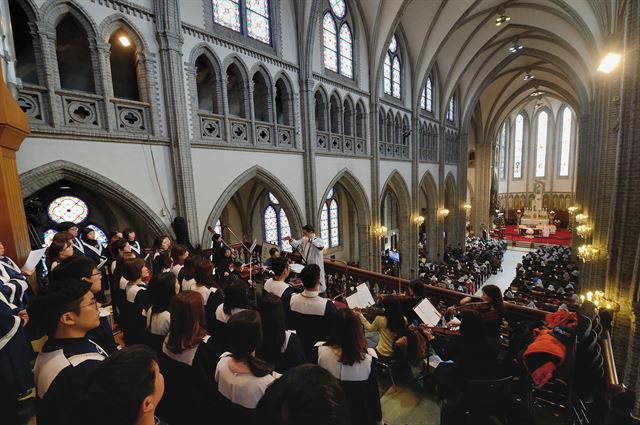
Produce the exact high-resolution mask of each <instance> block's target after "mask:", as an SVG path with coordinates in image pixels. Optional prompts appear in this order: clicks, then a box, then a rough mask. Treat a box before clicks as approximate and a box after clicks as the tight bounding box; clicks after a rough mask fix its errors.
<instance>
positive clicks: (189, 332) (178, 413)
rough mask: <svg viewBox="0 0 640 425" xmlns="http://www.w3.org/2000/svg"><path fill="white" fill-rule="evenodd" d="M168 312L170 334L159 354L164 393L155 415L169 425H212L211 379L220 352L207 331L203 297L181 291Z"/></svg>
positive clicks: (212, 382)
mask: <svg viewBox="0 0 640 425" xmlns="http://www.w3.org/2000/svg"><path fill="white" fill-rule="evenodd" d="M169 313H170V315H171V324H170V325H169V334H168V335H167V337H166V338H165V340H164V343H163V345H162V354H161V355H160V370H161V371H162V373H163V374H164V376H165V380H166V391H165V397H164V399H163V401H162V402H161V403H160V407H159V415H158V416H160V417H161V418H162V419H164V420H165V421H166V422H168V423H170V424H172V425H173V424H176V425H180V424H185V425H192V424H203V423H208V422H211V419H212V417H214V416H217V413H216V414H214V412H213V409H214V408H216V406H215V403H212V401H213V400H215V398H216V394H217V392H216V385H215V382H214V380H213V379H212V378H213V376H214V374H215V365H216V363H215V362H216V361H217V359H218V358H219V357H220V354H221V351H220V350H218V349H217V348H216V344H215V342H214V339H213V338H211V337H210V336H209V334H208V332H207V323H206V320H205V317H204V304H203V303H202V297H201V296H200V295H199V294H198V293H196V292H193V291H185V292H181V293H179V294H178V295H176V296H175V297H174V298H173V299H172V300H171V305H170V307H169Z"/></svg>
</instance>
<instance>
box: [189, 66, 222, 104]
mask: <svg viewBox="0 0 640 425" xmlns="http://www.w3.org/2000/svg"><path fill="white" fill-rule="evenodd" d="M195 65H196V88H197V92H198V109H200V110H201V111H207V112H211V113H214V114H219V113H220V111H219V110H218V91H217V89H216V83H217V81H216V80H217V79H216V75H215V71H214V69H213V65H212V64H211V62H210V61H209V59H207V57H206V56H205V55H200V56H198V59H196V63H195Z"/></svg>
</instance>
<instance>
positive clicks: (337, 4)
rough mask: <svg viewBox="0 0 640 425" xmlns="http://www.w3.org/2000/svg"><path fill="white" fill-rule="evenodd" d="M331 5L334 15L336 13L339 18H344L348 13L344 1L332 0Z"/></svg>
mask: <svg viewBox="0 0 640 425" xmlns="http://www.w3.org/2000/svg"><path fill="white" fill-rule="evenodd" d="M329 4H330V5H331V10H333V13H335V14H336V16H337V17H338V18H344V15H345V14H346V12H347V5H346V4H345V2H344V0H330V1H329Z"/></svg>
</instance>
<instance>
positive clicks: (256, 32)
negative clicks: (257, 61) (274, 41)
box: [245, 0, 271, 44]
mask: <svg viewBox="0 0 640 425" xmlns="http://www.w3.org/2000/svg"><path fill="white" fill-rule="evenodd" d="M245 1H246V3H247V35H248V36H249V37H251V38H255V39H256V40H260V41H262V42H263V43H265V44H271V28H270V25H269V1H268V0H245Z"/></svg>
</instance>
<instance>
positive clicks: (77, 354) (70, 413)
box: [28, 279, 107, 425]
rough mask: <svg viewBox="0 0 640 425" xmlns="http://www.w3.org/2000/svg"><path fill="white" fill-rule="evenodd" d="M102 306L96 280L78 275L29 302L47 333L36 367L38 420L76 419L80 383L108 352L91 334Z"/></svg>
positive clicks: (55, 423) (41, 424)
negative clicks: (93, 285)
mask: <svg viewBox="0 0 640 425" xmlns="http://www.w3.org/2000/svg"><path fill="white" fill-rule="evenodd" d="M99 307H100V305H99V303H98V302H97V301H96V300H95V297H94V295H93V293H92V292H91V283H89V282H85V281H82V280H79V279H65V280H59V281H58V282H57V283H56V285H55V286H50V287H45V288H42V289H41V290H40V293H39V294H38V295H37V296H36V297H35V298H34V299H33V301H32V302H31V304H30V305H29V309H28V312H29V316H30V317H31V319H32V320H33V321H34V323H36V325H38V326H39V327H40V329H42V331H43V332H44V333H45V334H46V335H47V336H48V339H47V341H46V342H45V344H44V346H43V347H42V349H41V351H40V353H39V354H38V357H37V358H36V363H35V367H34V378H35V387H36V420H37V423H38V425H49V424H51V425H59V424H75V423H76V422H74V421H75V417H74V413H75V412H76V409H77V406H78V399H79V397H80V384H81V382H82V380H83V379H84V377H85V375H86V373H87V371H88V370H89V369H90V367H91V366H92V365H95V364H96V363H98V362H101V361H102V360H104V359H105V358H106V357H107V353H106V352H105V351H104V350H103V349H102V347H100V346H99V345H97V344H96V343H94V342H93V341H91V340H90V339H89V338H87V336H86V334H87V332H88V331H89V330H91V329H94V328H96V327H98V326H99V325H100V312H99ZM85 423H86V422H85Z"/></svg>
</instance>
